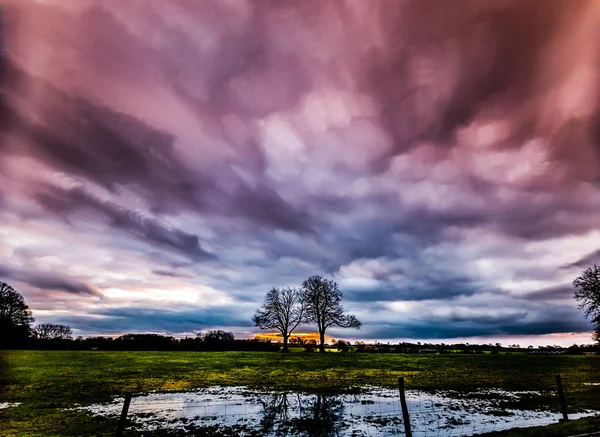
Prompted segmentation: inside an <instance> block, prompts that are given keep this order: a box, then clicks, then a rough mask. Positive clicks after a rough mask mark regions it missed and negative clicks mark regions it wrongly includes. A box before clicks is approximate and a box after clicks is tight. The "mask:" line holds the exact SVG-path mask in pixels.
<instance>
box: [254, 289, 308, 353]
mask: <svg viewBox="0 0 600 437" xmlns="http://www.w3.org/2000/svg"><path fill="white" fill-rule="evenodd" d="M303 319H304V302H303V301H302V294H301V291H300V290H298V289H296V288H283V289H279V288H273V289H271V290H270V291H269V292H267V294H266V296H265V301H264V303H263V306H262V307H260V308H259V309H258V310H256V314H254V317H252V321H253V322H254V324H255V325H256V326H258V327H259V328H260V329H276V330H278V331H279V332H280V333H281V336H282V337H283V352H288V338H289V337H290V335H291V334H292V332H294V329H296V328H297V327H298V325H299V324H300V323H301V322H302V321H303Z"/></svg>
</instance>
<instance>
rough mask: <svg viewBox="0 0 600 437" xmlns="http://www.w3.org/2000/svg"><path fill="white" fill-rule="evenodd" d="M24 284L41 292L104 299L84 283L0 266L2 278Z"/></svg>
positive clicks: (30, 270) (53, 275) (44, 273)
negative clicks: (53, 291)
mask: <svg viewBox="0 0 600 437" xmlns="http://www.w3.org/2000/svg"><path fill="white" fill-rule="evenodd" d="M2 277H4V278H6V279H10V280H14V281H19V282H24V283H26V284H28V285H30V286H32V287H35V288H38V289H40V290H50V291H52V290H58V291H64V292H66V293H72V294H81V295H89V296H98V297H103V295H102V293H101V292H100V291H99V290H98V289H97V288H96V287H94V286H91V285H89V284H86V283H85V282H83V281H79V280H77V279H73V278H69V277H68V276H67V275H58V274H54V273H50V272H43V271H39V270H32V269H25V268H14V267H9V266H2V265H0V278H2Z"/></svg>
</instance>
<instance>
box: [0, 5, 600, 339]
mask: <svg viewBox="0 0 600 437" xmlns="http://www.w3.org/2000/svg"><path fill="white" fill-rule="evenodd" d="M542 3H543V5H542ZM599 18H600V6H599V4H598V3H597V2H595V1H594V0H588V1H580V2H576V3H567V2H553V3H552V4H547V3H546V2H543V0H527V1H519V2H515V1H512V0H502V1H495V2H493V3H484V2H480V1H476V0H473V1H471V0H467V1H464V0H461V1H443V0H404V1H397V2H360V1H350V0H349V1H317V0H309V1H304V2H280V1H271V0H264V1H243V0H232V1H203V2H197V3H191V2H188V3H185V2H161V1H159V0H156V1H154V0H148V1H141V0H140V1H137V0H132V1H128V2H122V1H118V0H106V1H99V0H60V1H59V0H55V1H53V0H50V1H45V2H38V1H34V0H20V1H9V2H7V3H6V5H5V6H4V7H3V10H2V24H1V26H2V27H1V39H0V41H1V50H0V56H1V58H0V61H1V63H0V154H1V156H2V159H1V160H0V266H2V267H1V268H0V279H5V280H7V281H16V282H18V283H19V284H23V290H22V291H23V293H24V294H25V297H26V299H28V298H29V299H28V300H30V301H31V305H30V306H31V307H32V308H33V310H34V315H35V313H36V311H37V312H38V313H39V315H40V316H41V317H42V318H43V319H44V321H60V322H61V323H67V322H68V323H70V324H71V325H72V327H73V328H74V329H75V330H76V332H78V333H83V334H86V333H90V332H93V333H102V332H111V333H116V332H117V331H119V332H126V331H145V330H146V331H153V332H159V331H160V332H169V333H178V332H179V333H183V332H191V331H194V330H195V329H198V330H199V329H206V327H207V326H209V325H214V326H226V327H228V328H229V329H231V330H233V331H235V332H238V333H240V334H241V335H250V334H251V332H252V327H251V326H250V323H249V321H250V318H251V315H252V312H253V308H255V307H257V306H258V305H260V303H261V301H262V297H263V295H264V293H265V292H266V291H267V290H268V289H270V288H271V287H273V286H297V285H299V284H300V283H301V281H302V280H303V279H305V278H306V277H308V276H310V275H313V274H321V275H327V276H330V277H333V278H334V279H335V280H337V281H338V283H339V284H340V287H341V289H342V291H344V293H345V301H346V306H347V308H348V309H349V310H351V311H353V312H355V313H356V314H357V315H358V317H359V318H360V319H361V320H362V321H363V323H364V329H363V331H362V333H359V334H357V335H359V336H361V338H388V339H392V338H421V339H436V338H439V339H441V338H444V339H447V338H453V337H470V336H477V337H481V336H494V335H496V336H497V335H505V336H517V335H546V334H553V333H567V332H588V331H590V324H589V323H588V322H587V321H586V320H585V319H583V317H582V316H581V314H580V313H579V312H578V310H577V307H576V303H574V301H573V297H572V290H570V284H571V281H572V280H573V279H574V277H575V276H576V275H577V274H579V273H580V272H581V270H582V269H583V268H585V267H587V266H588V265H591V264H593V263H594V262H598V260H599V259H600V258H599V257H598V242H599V241H600V103H599V102H600V48H599V47H598V44H596V42H597V41H598V40H599V38H600V28H599V27H598V26H597V23H598V19H599ZM57 292H62V293H65V294H66V295H68V296H69V299H67V300H66V301H65V302H66V303H65V302H62V301H61V302H60V304H57V303H56V302H55V301H54V299H55V297H56V293H57ZM98 297H102V299H98ZM184 303H187V304H189V306H190V308H186V307H185V305H186V304H184ZM432 305H434V306H435V307H436V308H440V311H441V312H436V311H430V310H429V309H430V307H431V306H432ZM228 308H234V309H236V310H235V311H234V310H233V309H232V310H229V309H228ZM162 310H164V311H162ZM66 314H68V315H66ZM336 335H339V336H343V333H338V334H336ZM352 335H354V333H353V334H352Z"/></svg>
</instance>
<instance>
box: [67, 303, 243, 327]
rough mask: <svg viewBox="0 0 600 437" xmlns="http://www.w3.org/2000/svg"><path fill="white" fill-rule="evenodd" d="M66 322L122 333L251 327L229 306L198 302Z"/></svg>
mask: <svg viewBox="0 0 600 437" xmlns="http://www.w3.org/2000/svg"><path fill="white" fill-rule="evenodd" d="M59 322H60V323H66V324H69V325H70V326H72V327H73V328H76V329H78V330H81V331H84V332H104V333H115V334H121V333H126V332H165V333H168V334H172V333H181V332H194V331H200V330H202V329H210V328H213V327H231V326H238V327H251V326H252V323H251V321H250V319H248V318H246V317H241V316H240V314H239V312H237V311H236V310H235V309H234V308H230V307H211V308H206V307H202V306H197V305H186V306H185V307H184V306H177V305H170V307H169V308H166V309H165V308H161V309H157V308H139V307H138V308H128V307H125V308H113V309H107V310H100V311H92V312H91V313H89V314H86V315H69V316H61V318H60V321H59Z"/></svg>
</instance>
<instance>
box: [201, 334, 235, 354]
mask: <svg viewBox="0 0 600 437" xmlns="http://www.w3.org/2000/svg"><path fill="white" fill-rule="evenodd" d="M198 335H199V336H200V337H202V349H205V350H226V349H230V348H231V347H232V346H233V343H234V340H235V338H234V336H233V334H232V333H231V332H226V331H222V330H220V329H218V330H212V331H207V332H206V333H205V334H198Z"/></svg>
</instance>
